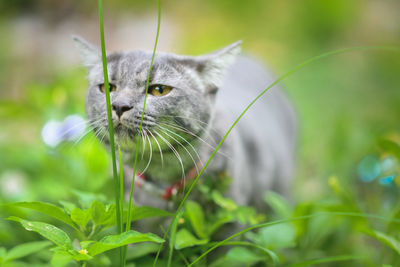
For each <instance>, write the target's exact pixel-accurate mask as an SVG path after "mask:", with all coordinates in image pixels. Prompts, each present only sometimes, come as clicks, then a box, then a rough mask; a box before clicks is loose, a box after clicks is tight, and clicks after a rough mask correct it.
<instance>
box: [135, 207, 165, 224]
mask: <svg viewBox="0 0 400 267" xmlns="http://www.w3.org/2000/svg"><path fill="white" fill-rule="evenodd" d="M172 215H173V214H172V213H171V212H168V211H165V210H162V209H157V208H154V207H147V206H135V207H134V208H133V211H132V221H138V220H141V219H145V218H150V217H170V216H172Z"/></svg>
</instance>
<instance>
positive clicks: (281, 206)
mask: <svg viewBox="0 0 400 267" xmlns="http://www.w3.org/2000/svg"><path fill="white" fill-rule="evenodd" d="M264 200H265V202H266V203H267V204H268V205H269V206H270V207H271V208H272V209H273V210H274V212H275V213H276V214H277V215H278V217H279V218H282V219H286V218H289V217H290V216H291V214H292V208H291V207H290V205H289V203H288V202H287V201H286V199H284V198H283V197H282V196H281V195H279V194H277V193H275V192H273V191H269V192H267V193H266V194H265V196H264Z"/></svg>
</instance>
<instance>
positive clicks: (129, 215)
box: [123, 0, 161, 264]
mask: <svg viewBox="0 0 400 267" xmlns="http://www.w3.org/2000/svg"><path fill="white" fill-rule="evenodd" d="M160 24H161V3H160V0H158V15H157V34H156V40H155V42H154V48H153V54H152V55H151V61H150V67H149V71H148V73H147V80H146V91H145V96H144V101H143V110H142V116H141V118H140V125H139V132H138V137H137V141H136V144H137V146H136V153H135V161H134V163H133V174H132V182H131V189H130V192H129V204H128V216H127V219H126V226H125V231H126V232H127V231H129V230H130V226H131V223H132V218H131V217H132V216H131V213H132V206H133V187H134V185H135V176H136V167H137V162H138V158H139V150H140V147H141V138H140V133H141V132H142V128H143V118H144V112H145V109H146V102H147V95H148V92H147V91H148V88H149V83H150V74H151V69H152V67H153V62H154V57H155V54H156V50H157V44H158V38H159V35H160ZM126 251H127V247H125V248H124V259H123V262H124V264H125V262H126Z"/></svg>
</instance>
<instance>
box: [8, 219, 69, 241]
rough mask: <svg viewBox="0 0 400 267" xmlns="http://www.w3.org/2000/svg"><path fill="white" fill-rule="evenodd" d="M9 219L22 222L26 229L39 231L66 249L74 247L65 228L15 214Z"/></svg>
mask: <svg viewBox="0 0 400 267" xmlns="http://www.w3.org/2000/svg"><path fill="white" fill-rule="evenodd" d="M8 220H12V221H16V222H19V223H21V225H22V226H23V227H24V228H25V229H26V230H28V231H34V232H37V233H39V234H40V235H41V236H43V237H44V238H46V239H48V240H50V241H51V242H53V243H54V244H56V245H57V246H60V247H63V248H66V249H72V242H71V239H70V238H69V236H68V235H67V234H66V233H65V232H64V231H63V230H61V229H59V228H57V227H55V226H54V225H51V224H47V223H42V222H32V221H27V220H23V219H21V218H18V217H14V216H12V217H9V218H8Z"/></svg>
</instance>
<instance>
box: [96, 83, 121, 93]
mask: <svg viewBox="0 0 400 267" xmlns="http://www.w3.org/2000/svg"><path fill="white" fill-rule="evenodd" d="M99 89H100V91H101V92H102V93H104V92H105V91H106V88H105V85H104V83H102V84H100V85H99ZM108 89H109V90H110V92H114V91H115V90H117V86H115V85H114V84H112V83H109V84H108Z"/></svg>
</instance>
